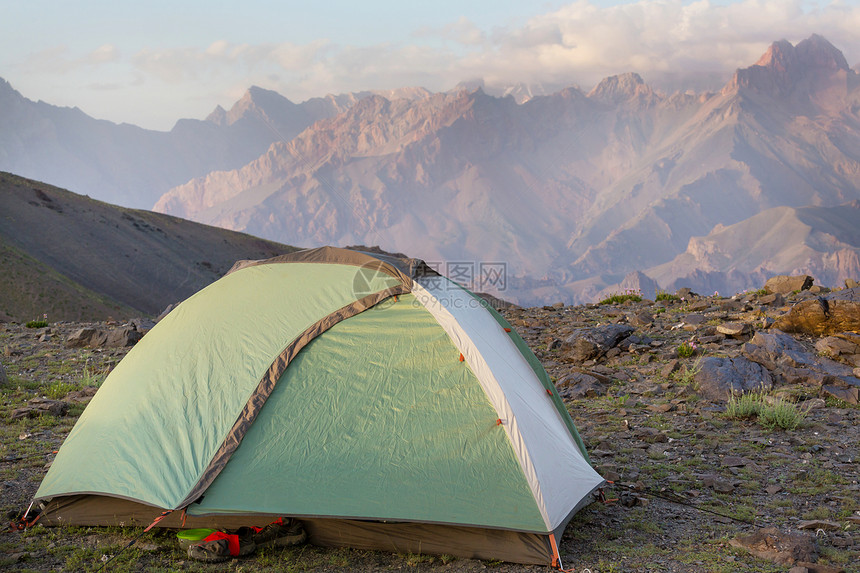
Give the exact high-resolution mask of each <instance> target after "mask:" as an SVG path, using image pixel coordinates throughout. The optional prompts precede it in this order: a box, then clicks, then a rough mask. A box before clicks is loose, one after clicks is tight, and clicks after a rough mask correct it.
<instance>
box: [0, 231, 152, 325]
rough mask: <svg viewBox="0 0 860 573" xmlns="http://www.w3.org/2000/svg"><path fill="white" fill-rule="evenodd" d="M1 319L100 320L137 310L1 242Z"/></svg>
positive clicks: (124, 315)
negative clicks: (90, 288) (92, 289)
mask: <svg viewBox="0 0 860 573" xmlns="http://www.w3.org/2000/svg"><path fill="white" fill-rule="evenodd" d="M0 261H2V263H0V320H6V321H9V320H18V321H27V320H36V319H42V317H43V316H44V315H47V316H48V320H52V321H53V320H100V319H103V318H107V317H116V318H119V317H126V316H132V315H137V314H140V312H136V311H135V310H134V309H132V308H131V307H129V306H126V305H123V304H121V303H119V302H117V301H115V300H112V299H111V298H110V297H107V296H104V295H99V294H97V293H95V292H93V291H91V290H89V289H87V288H86V287H83V286H81V285H80V284H78V283H76V282H75V281H73V280H71V279H69V278H68V277H66V276H64V275H62V274H60V273H58V272H57V271H55V270H54V269H52V268H51V267H49V266H46V265H44V264H42V263H40V262H39V261H37V260H36V259H34V258H33V257H30V256H28V255H27V254H26V253H24V252H22V251H21V250H20V249H17V248H15V247H13V246H12V245H9V244H6V243H2V242H0Z"/></svg>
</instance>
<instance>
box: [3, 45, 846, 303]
mask: <svg viewBox="0 0 860 573" xmlns="http://www.w3.org/2000/svg"><path fill="white" fill-rule="evenodd" d="M10 94H11V95H10ZM10 102H11V103H10ZM520 102H521V103H518V101H517V100H515V99H514V98H513V97H493V96H490V95H488V94H486V93H484V92H483V91H481V90H480V89H477V90H454V91H452V92H448V93H435V94H431V93H429V92H426V90H420V89H413V90H401V91H399V92H395V93H390V94H385V95H384V96H383V95H379V94H371V93H363V94H351V95H349V96H338V97H335V96H328V97H326V98H320V99H318V100H310V101H309V102H304V103H302V104H293V103H291V102H289V101H288V100H286V99H285V98H282V97H281V96H279V95H277V94H275V93H274V92H267V91H265V90H260V89H259V88H252V89H251V90H249V91H248V93H247V94H246V96H245V97H244V98H243V99H242V100H240V102H237V104H236V105H235V106H233V108H232V109H231V110H230V111H226V110H223V109H220V108H219V109H217V110H216V111H215V112H213V114H212V115H210V117H209V118H208V119H207V120H205V121H195V120H181V121H180V122H178V123H177V126H176V127H175V128H174V129H173V130H172V131H171V132H169V133H156V132H146V131H145V130H139V129H138V128H134V127H133V126H127V125H122V126H116V125H114V124H109V123H108V122H98V121H97V120H93V119H92V118H88V117H87V116H83V114H82V113H81V112H79V111H76V110H68V109H60V108H52V107H51V106H48V105H47V104H44V103H42V102H39V103H33V102H30V101H29V100H26V99H24V98H23V97H21V96H20V94H17V92H14V90H11V87H10V86H8V84H6V88H5V91H4V88H3V86H0V105H2V106H3V109H4V110H6V109H9V106H10V105H12V106H18V107H17V108H15V109H18V110H23V111H22V112H20V113H16V114H14V117H13V116H12V115H9V114H5V113H4V115H3V117H4V118H6V119H4V120H0V121H3V122H4V123H7V124H9V125H3V126H2V130H0V169H7V170H11V171H14V172H16V173H19V174H25V175H29V176H34V177H35V176H39V177H42V178H44V179H46V180H48V181H49V182H59V180H62V179H65V180H68V181H72V180H73V181H74V182H73V183H68V184H66V183H63V185H64V186H68V187H70V188H72V189H73V190H75V191H78V192H82V193H87V194H90V195H92V196H95V197H99V198H102V199H105V200H109V201H112V202H117V203H120V204H123V205H134V206H138V207H147V208H149V207H152V206H153V205H154V208H155V209H156V210H157V211H160V212H164V213H169V214H172V215H176V216H179V217H184V218H189V219H193V220H195V221H199V222H203V223H207V224H211V225H216V226H219V227H224V228H227V229H233V230H237V231H242V232H245V233H250V234H252V235H256V236H260V237H264V238H266V239H270V240H273V241H278V242H280V243H287V244H296V245H302V246H316V245H322V244H333V245H341V246H342V245H348V244H365V245H379V246H380V247H382V248H384V249H386V250H391V251H400V252H405V253H408V254H409V255H411V256H416V257H420V258H423V259H425V260H427V261H429V262H431V263H436V264H438V266H439V267H440V270H442V271H443V272H444V271H445V270H446V267H450V266H452V265H457V264H460V265H461V267H463V266H465V267H467V268H471V269H472V271H471V272H472V274H471V275H468V274H466V275H463V280H464V282H467V283H469V284H470V286H472V287H473V288H475V289H476V290H488V291H490V292H494V294H497V295H499V296H501V297H502V298H505V299H509V300H513V301H515V302H518V303H521V304H536V303H551V302H555V301H558V300H562V301H565V302H568V303H571V302H591V301H592V300H594V298H595V297H598V296H601V295H602V294H604V293H606V292H611V291H613V289H621V288H625V287H626V286H629V285H631V284H632V285H633V286H634V287H635V286H636V285H641V286H644V287H646V288H651V289H653V288H655V285H656V287H658V288H665V289H670V290H671V289H674V288H677V287H678V286H690V287H692V288H693V289H694V290H696V289H699V290H701V291H704V292H713V290H720V291H721V292H723V293H728V294H731V293H732V292H737V291H740V290H744V289H747V288H752V287H754V286H756V285H760V284H761V282H762V281H761V277H762V276H764V275H770V274H784V273H796V272H803V273H809V274H812V275H814V276H816V277H817V279H818V280H819V282H820V283H822V284H824V285H826V286H838V285H839V284H841V282H842V281H844V280H845V279H846V278H851V277H853V278H857V277H860V257H858V254H860V237H858V233H857V231H856V229H858V228H860V207H858V201H860V75H858V73H857V71H855V70H853V69H851V68H850V67H849V65H848V63H847V62H846V61H845V58H844V56H843V55H842V53H841V52H840V51H839V50H838V49H837V48H836V47H834V46H833V45H831V44H830V43H829V42H828V41H827V40H826V39H824V38H822V37H820V36H815V35H813V36H811V37H810V38H809V39H807V40H804V41H802V42H800V43H798V44H797V45H796V46H794V45H792V44H790V43H788V42H786V41H780V42H775V43H774V44H773V45H772V46H771V47H770V48H769V49H768V50H767V52H766V53H765V54H764V55H763V56H762V58H761V59H760V60H759V61H758V62H757V63H756V64H754V65H752V66H750V67H748V68H744V69H740V70H738V71H737V72H736V74H735V75H734V77H733V78H732V79H731V80H730V81H729V82H728V83H727V84H726V85H725V86H724V87H723V89H722V90H721V91H720V92H718V93H692V92H677V93H674V94H663V93H660V92H658V91H655V90H653V89H652V88H651V87H649V86H648V85H647V84H646V83H645V82H644V81H643V80H642V78H640V77H639V76H638V75H636V74H635V73H628V74H623V75H619V76H613V77H610V78H606V79H605V80H604V81H603V82H601V83H600V84H599V85H597V86H596V87H595V88H594V89H592V90H590V91H589V92H587V93H586V92H583V91H581V90H579V89H577V88H574V87H571V88H567V89H565V90H562V91H560V92H557V93H554V94H550V95H541V96H534V97H531V96H530V97H525V98H521V99H520ZM28 114H29V115H28ZM28 118H29V119H28ZM40 126H41V127H40ZM99 130H101V131H99ZM73 136H77V137H79V138H80V139H81V141H83V142H85V144H86V145H84V148H81V147H80V146H78V147H75V145H74V143H73V142H74V137H73ZM159 138H160V139H159ZM87 146H89V147H87ZM236 148H241V152H239V151H237V149H236ZM87 149H89V150H87ZM105 149H110V150H111V154H112V155H110V154H109V155H110V158H111V160H110V161H103V159H104V157H103V152H104V151H105ZM129 149H132V150H134V151H128V150H129ZM144 151H145V152H144ZM159 154H161V155H159ZM165 155H169V158H165ZM52 158H53V159H52ZM56 158H59V159H60V160H57V159H56ZM40 162H41V163H40ZM159 162H162V163H163V166H162V167H160V168H159V167H156V166H157V165H159ZM109 166H110V167H109ZM63 169H65V172H63ZM51 170H53V171H51ZM48 171H51V177H43V176H40V175H38V174H39V173H46V172H48ZM86 177H90V180H92V179H93V178H95V179H98V180H101V181H108V180H110V181H112V183H110V184H108V185H106V186H104V187H99V189H100V190H99V191H98V192H96V191H94V190H93V191H87V190H85V189H96V188H97V186H96V185H95V184H94V183H86V182H84V181H85V180H86ZM156 180H157V181H156ZM78 182H80V183H78ZM111 189H114V190H115V191H111ZM147 201H148V202H149V203H147ZM482 263H486V264H488V265H497V266H498V265H503V266H504V268H505V270H506V275H505V277H504V278H505V279H506V280H505V281H504V282H503V283H500V282H499V281H498V280H489V279H493V277H483V278H484V279H487V280H484V281H482V280H481V279H482V277H481V274H480V270H481V268H482V267H481V264H482ZM493 268H497V267H493ZM637 271H638V273H637Z"/></svg>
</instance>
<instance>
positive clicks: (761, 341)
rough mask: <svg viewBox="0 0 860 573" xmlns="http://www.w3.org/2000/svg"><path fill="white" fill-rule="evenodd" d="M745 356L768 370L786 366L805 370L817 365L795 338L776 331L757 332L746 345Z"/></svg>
mask: <svg viewBox="0 0 860 573" xmlns="http://www.w3.org/2000/svg"><path fill="white" fill-rule="evenodd" d="M743 354H744V356H745V357H746V358H748V359H750V360H752V361H753V362H757V363H759V364H761V365H762V366H764V367H765V368H767V369H768V370H778V369H780V368H782V367H785V366H790V367H792V368H803V367H806V366H810V365H812V364H815V356H814V355H813V354H812V353H811V352H808V351H807V350H806V349H805V348H804V347H803V346H802V345H801V344H800V343H799V342H798V341H797V340H795V339H794V337H792V336H789V335H788V334H785V333H784V332H781V331H779V330H776V329H772V330H771V331H770V332H756V333H755V336H753V337H752V339H751V340H750V341H749V342H747V343H746V344H744V347H743Z"/></svg>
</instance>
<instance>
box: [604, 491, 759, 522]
mask: <svg viewBox="0 0 860 573" xmlns="http://www.w3.org/2000/svg"><path fill="white" fill-rule="evenodd" d="M619 485H624V486H625V487H628V488H630V489H634V486H633V484H619ZM637 493H641V494H644V495H647V496H650V497H656V498H659V499H662V500H665V501H668V502H671V503H676V504H678V505H683V506H685V507H689V508H691V509H695V510H696V511H701V512H703V513H711V514H713V515H717V516H719V517H723V518H725V519H731V520H732V521H737V522H738V523H744V524H746V525H752V526H753V527H758V526H759V523H757V522H756V521H755V520H753V521H750V520H748V519H741V518H739V517H734V516H731V515H728V514H725V513H720V512H719V511H714V510H712V509H707V508H705V507H699V506H698V505H695V504H692V503H690V502H689V501H687V499H686V498H683V497H681V496H680V495H678V494H676V493H673V492H670V491H665V490H663V491H657V490H655V489H653V488H650V487H646V488H645V489H644V490H639V491H637Z"/></svg>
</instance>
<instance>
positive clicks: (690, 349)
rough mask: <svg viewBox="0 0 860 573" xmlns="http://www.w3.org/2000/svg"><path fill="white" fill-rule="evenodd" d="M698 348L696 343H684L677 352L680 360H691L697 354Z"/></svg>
mask: <svg viewBox="0 0 860 573" xmlns="http://www.w3.org/2000/svg"><path fill="white" fill-rule="evenodd" d="M697 348H698V347H697V346H696V343H695V342H692V341H690V342H683V343H681V345H680V346H678V348H677V350H676V352H677V353H678V358H689V357H690V356H693V355H694V354H695V353H696V350H697Z"/></svg>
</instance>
